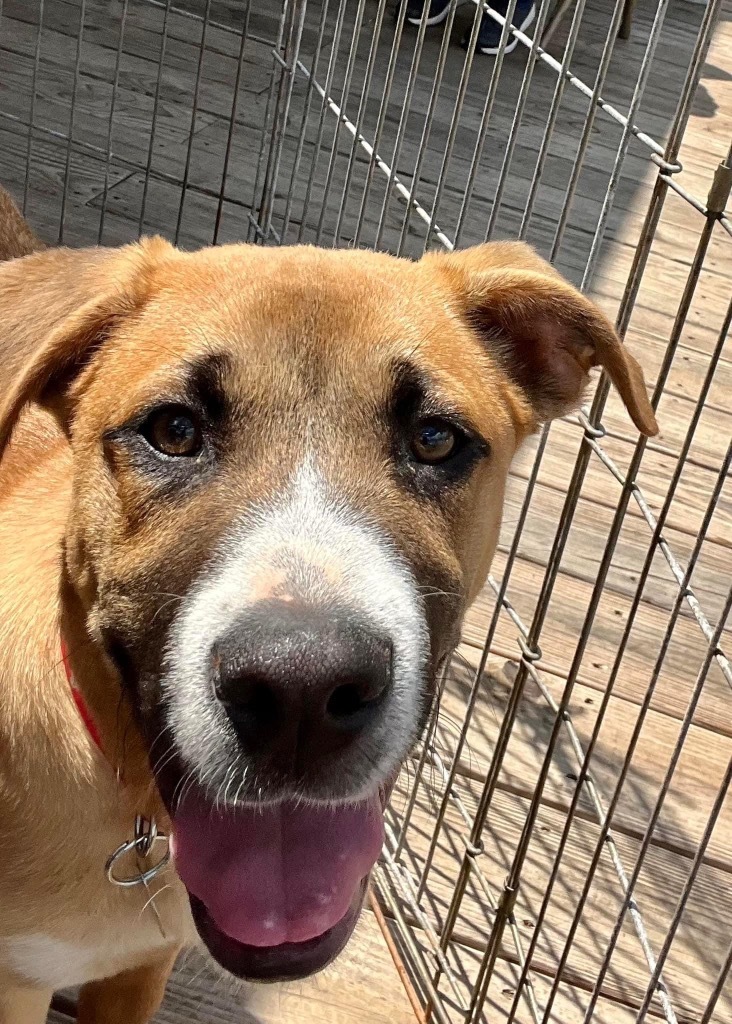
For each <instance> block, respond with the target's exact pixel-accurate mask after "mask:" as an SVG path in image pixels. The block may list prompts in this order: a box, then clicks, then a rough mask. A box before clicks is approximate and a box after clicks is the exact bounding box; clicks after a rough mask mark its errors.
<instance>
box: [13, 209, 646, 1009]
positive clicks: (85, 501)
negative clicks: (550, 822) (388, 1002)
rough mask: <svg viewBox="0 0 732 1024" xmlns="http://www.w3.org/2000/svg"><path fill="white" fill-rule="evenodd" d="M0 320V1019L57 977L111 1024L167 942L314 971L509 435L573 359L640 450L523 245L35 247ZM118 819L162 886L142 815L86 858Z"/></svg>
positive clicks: (32, 1005)
mask: <svg viewBox="0 0 732 1024" xmlns="http://www.w3.org/2000/svg"><path fill="white" fill-rule="evenodd" d="M2 211H3V214H4V223H3V224H2V227H1V230H0V241H1V240H2V239H3V238H9V239H10V244H9V245H8V247H7V249H6V253H5V255H6V256H12V255H17V254H18V251H19V249H20V250H21V251H22V250H23V248H24V247H30V245H31V244H32V243H31V242H29V240H30V239H32V236H31V235H30V234H29V232H28V229H27V227H26V226H25V225H24V224H23V222H22V220H21V219H20V218H19V216H18V215H17V213H16V212H15V211H14V209H13V208H11V207H9V206H8V205H7V204H5V205H4V206H3V207H2ZM0 330H1V332H2V334H1V338H2V370H1V371H0V372H1V373H2V375H3V377H4V390H3V401H2V408H1V409H0V446H2V447H3V448H4V452H3V459H2V463H1V466H0V488H1V490H0V494H1V495H2V498H1V503H0V551H1V558H2V566H3V573H2V580H1V582H0V610H1V614H0V629H2V643H1V644H0V673H1V675H0V678H1V679H2V684H1V685H2V690H1V691H0V697H1V704H0V821H1V822H2V831H1V833H0V865H2V870H0V1022H1V1024H40V1022H41V1021H42V1020H43V1019H44V1017H45V1014H46V1010H47V1007H48V1003H49V999H50V996H51V993H52V991H53V989H54V988H57V987H62V986H64V985H72V984H81V985H83V986H84V988H83V991H82V995H81V1000H80V1010H79V1020H80V1021H81V1022H83V1024H92V1022H94V1024H123V1022H124V1024H144V1022H146V1021H148V1020H149V1019H150V1017H151V1016H152V1015H153V1014H154V1012H155V1010H156V1008H157V1006H158V1004H159V1002H160V1000H161V998H162V994H163V990H164V987H165V983H166V978H167V976H168V972H169V970H170V968H171V965H172V963H173V961H174V959H175V956H176V954H177V952H178V950H179V949H180V948H181V947H182V946H183V945H185V944H187V943H191V942H193V941H195V936H196V931H197V932H198V934H199V935H200V937H201V938H202V939H203V942H204V943H205V945H206V946H207V947H208V949H209V951H210V952H211V954H212V955H213V956H214V958H215V959H216V960H217V961H218V962H219V963H220V964H221V965H223V966H224V967H225V968H226V969H227V970H229V971H231V972H232V973H234V974H236V975H238V976H241V977H247V978H252V979H275V978H291V977H299V976H303V975H305V974H309V973H311V972H313V971H315V970H318V969H320V968H321V967H323V966H324V965H325V964H326V963H328V962H329V961H330V960H331V959H332V958H333V957H334V956H335V955H337V953H338V952H339V951H340V950H341V949H342V947H343V946H344V944H345V943H346V941H347V940H348V938H349V936H350V934H351V931H352V929H353V926H354V924H355V921H356V919H357V917H358V914H359V912H360V908H361V904H362V900H363V894H364V891H365V887H366V884H367V879H368V875H369V872H370V869H371V867H372V865H373V863H374V861H375V859H376V857H377V856H378V852H379V849H380V846H381V842H382V823H381V797H382V795H383V794H384V792H385V789H386V788H388V784H389V780H390V779H391V778H393V776H394V774H395V772H397V771H398V769H399V766H400V765H401V763H402V762H403V761H404V759H405V757H406V756H407V754H408V752H409V750H410V748H411V747H412V746H413V744H414V742H415V740H416V738H417V737H418V736H419V734H420V730H421V729H422V728H423V726H424V723H425V721H426V717H427V714H428V711H429V707H430V703H431V700H432V695H433V690H434V682H435V677H436V673H437V671H438V669H439V666H440V664H441V663H442V662H443V661H444V659H445V658H446V657H447V656H448V654H449V653H450V651H451V650H452V648H453V647H454V645H455V643H456V642H457V639H458V635H459V631H460V625H461V621H462V617H463V614H464V611H465V608H466V607H467V605H468V604H469V603H470V602H471V601H472V600H473V598H474V597H475V596H476V594H477V593H478V592H479V591H480V589H481V587H482V585H483V583H484V580H485V577H486V574H487V571H488V568H489V566H490V562H491V558H492V556H493V552H494V548H495V544H496V538H497V535H498V530H499V524H500V518H501V505H502V498H503V491H504V484H505V481H506V475H507V473H508V469H509V466H510V463H511V460H512V458H513V456H514V454H515V452H516V449H517V448H518V447H519V445H520V444H521V442H522V441H523V440H524V439H525V438H526V437H527V435H529V434H530V433H531V432H532V431H534V430H536V428H537V425H538V424H539V423H541V422H542V421H544V420H546V419H548V418H551V417H554V416H558V415H560V414H562V413H564V412H566V411H567V410H569V409H571V408H572V407H574V406H576V405H577V403H578V402H579V401H580V398H581V396H582V393H583V390H584V388H585V385H586V383H587V380H588V371H589V370H590V368H591V367H592V366H595V365H602V366H604V367H605V368H606V369H607V371H608V373H609V375H610V377H611V378H612V380H613V381H614V383H615V385H616V387H617V389H618V391H619V392H620V394H621V396H622V398H623V400H624V401H625V404H626V406H627V408H628V410H629V412H630V415H631V416H632V418H633V420H634V422H635V424H636V426H637V427H638V428H639V430H641V431H643V432H644V433H646V434H652V433H654V432H655V431H656V424H655V420H654V416H653V411H652V409H651V407H650V404H649V402H648V398H647V394H646V391H645V387H644V384H643V378H642V374H641V371H640V369H639V367H638V365H637V364H636V363H635V361H634V360H633V359H632V357H631V356H630V355H629V354H628V353H627V352H626V351H625V350H624V349H623V348H622V346H621V345H620V343H619V341H618V339H617V337H616V335H615V333H614V331H613V329H612V327H611V325H610V323H609V322H608V321H607V319H606V318H605V317H604V316H603V315H602V313H601V312H599V310H598V309H596V308H595V306H593V305H592V304H591V303H590V302H589V301H588V300H587V299H585V298H584V297H582V296H581V295H579V294H578V293H577V292H576V291H575V290H574V289H573V288H572V287H570V286H569V285H568V284H566V283H565V282H564V281H563V280H562V279H561V278H560V277H559V276H558V275H557V274H556V273H555V272H554V271H553V270H552V269H551V268H550V267H549V266H548V265H547V264H546V263H544V262H543V261H542V260H541V259H539V258H538V257H537V256H536V255H535V254H534V253H533V252H532V251H531V250H530V249H528V248H527V247H526V246H524V245H521V244H496V245H485V246H480V247H478V248H475V249H471V250H468V251H466V252H462V253H459V254H455V255H450V256H442V255H439V256H438V255H430V256H427V257H425V258H424V259H422V260H421V261H419V262H418V263H412V262H408V261H406V260H399V259H394V258H392V257H390V256H386V255H374V254H372V253H369V252H356V251H349V252H331V251H327V252H326V251H320V250H318V249H313V248H290V249H288V248H283V249H263V248H255V247H249V246H243V245H242V246H226V247H221V248H216V249H206V250H203V251H201V252H197V253H192V254H190V253H183V252H178V251H176V250H175V249H174V248H172V247H171V246H170V245H168V244H167V243H166V242H164V241H162V240H161V239H150V240H147V241H143V242H141V243H140V244H139V245H130V246H127V247H125V248H121V249H117V250H110V249H89V250H85V251H78V252H73V251H69V250H65V249H58V250H47V251H44V252H40V253H35V254H33V255H28V256H26V257H25V258H22V259H15V260H12V261H11V262H8V263H5V264H3V265H2V267H0ZM62 650H65V651H66V652H67V656H66V661H67V663H68V671H66V670H65V669H64V665H63V659H62V656H61V655H62ZM138 815H142V816H144V817H145V818H146V819H148V820H150V819H153V818H154V819H155V822H156V823H157V826H158V827H159V829H160V830H161V833H165V834H167V835H169V836H170V845H171V848H172V854H173V862H174V865H175V868H174V867H173V864H170V865H168V866H164V867H163V869H162V870H159V871H158V870H156V869H157V867H158V866H159V865H160V864H161V862H162V861H163V860H164V858H163V854H164V852H165V849H166V843H167V840H165V839H164V838H161V837H159V838H158V839H156V840H155V841H154V842H153V843H152V846H151V847H149V843H150V841H151V839H152V836H151V833H150V826H149V825H147V824H145V823H144V822H143V823H142V824H141V826H140V827H139V829H138V832H137V840H138V846H137V848H136V850H133V851H132V854H130V853H127V854H125V853H123V854H121V855H120V856H119V857H118V858H117V859H116V860H113V861H112V863H111V864H108V861H109V858H110V855H111V854H112V853H114V851H115V850H117V849H118V847H120V846H121V845H122V844H124V843H125V842H130V841H131V840H133V838H134V836H135V833H134V828H135V820H136V816H138ZM148 847H149V848H148ZM133 854H136V855H135V856H133ZM148 868H149V869H150V870H151V872H152V873H151V875H150V877H149V878H148V879H147V883H146V884H142V882H141V881H140V874H141V872H142V871H143V870H146V869H148ZM108 869H109V871H110V872H111V874H112V875H113V877H116V878H117V879H123V880H124V879H125V878H127V879H128V880H130V881H132V882H135V881H136V882H137V883H139V884H133V885H130V886H129V887H121V886H119V885H115V884H114V883H113V882H112V881H110V880H109V878H108Z"/></svg>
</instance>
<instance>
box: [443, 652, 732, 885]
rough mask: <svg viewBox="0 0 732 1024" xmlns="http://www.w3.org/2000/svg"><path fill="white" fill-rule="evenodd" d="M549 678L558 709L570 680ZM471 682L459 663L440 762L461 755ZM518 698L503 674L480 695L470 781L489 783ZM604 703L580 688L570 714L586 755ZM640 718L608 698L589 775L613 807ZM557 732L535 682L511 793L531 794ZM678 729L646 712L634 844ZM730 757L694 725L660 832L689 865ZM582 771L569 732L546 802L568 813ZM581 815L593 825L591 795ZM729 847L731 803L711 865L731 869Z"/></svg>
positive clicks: (634, 782)
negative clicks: (458, 744) (459, 732)
mask: <svg viewBox="0 0 732 1024" xmlns="http://www.w3.org/2000/svg"><path fill="white" fill-rule="evenodd" d="M460 650H461V653H462V655H463V656H464V658H465V661H466V662H467V664H468V665H472V666H475V664H476V663H477V657H478V654H477V652H476V651H471V650H468V649H466V648H465V647H461V649H460ZM540 674H541V670H540ZM542 678H543V681H544V684H545V685H546V688H547V689H548V691H549V692H550V693H551V695H552V697H553V698H554V700H555V701H556V703H557V704H558V703H559V701H560V699H561V695H562V691H563V688H564V681H563V680H562V679H560V678H557V677H556V676H553V675H548V674H542ZM471 680H472V672H471V671H470V670H469V669H468V667H467V665H466V664H465V663H463V662H461V661H457V662H454V663H453V666H452V669H451V672H450V677H449V682H448V685H447V687H446V691H445V693H444V695H443V698H442V702H441V712H442V713H443V714H444V716H445V729H444V732H443V733H442V734H441V738H440V745H441V748H442V749H443V753H442V756H443V757H444V758H445V759H446V760H448V761H449V760H450V759H451V756H452V755H451V753H450V752H451V750H452V749H453V748H454V742H455V736H454V730H455V728H457V727H458V726H459V725H460V723H461V722H462V719H463V715H464V709H465V703H466V700H467V697H468V692H469V686H470V682H471ZM510 691H511V683H510V680H509V679H508V678H507V677H505V676H503V675H500V676H499V675H496V674H492V675H491V676H490V677H488V678H487V679H486V680H485V686H481V689H480V692H479V697H478V704H477V709H476V712H475V714H474V716H473V718H472V721H471V725H470V730H469V732H468V735H467V746H466V748H465V750H464V752H463V756H462V762H461V763H462V767H463V770H464V772H465V773H466V774H469V775H471V776H472V777H475V778H482V777H484V776H485V773H486V772H487V770H488V766H489V765H490V763H491V760H492V756H493V750H494V749H495V743H496V738H497V735H498V730H499V727H500V723H501V721H502V718H503V715H504V712H505V709H506V706H507V702H508V699H509V695H510ZM599 704H600V698H599V695H598V692H597V690H596V689H592V688H590V687H586V686H584V685H582V684H580V683H578V684H576V685H575V688H574V691H573V694H572V697H571V700H570V704H569V713H570V715H571V716H572V721H573V723H574V727H575V729H576V730H577V733H578V735H579V738H580V741H581V743H582V745H583V748H584V749H585V750H586V749H587V746H588V744H589V740H590V737H591V734H592V731H593V729H594V727H595V723H596V721H597V714H598V707H599ZM638 713H639V708H638V707H637V706H636V705H635V704H632V703H630V702H629V701H627V700H625V699H623V698H622V697H620V696H612V697H611V698H610V701H609V704H608V708H607V710H606V713H605V716H604V719H603V723H602V726H601V728H600V732H599V735H598V739H597V743H596V746H595V750H594V753H593V757H592V761H591V764H590V771H591V773H592V775H593V777H594V778H595V781H596V783H597V786H598V788H599V791H600V793H601V794H602V796H603V798H604V799H605V800H606V801H607V802H609V800H610V799H611V797H612V795H613V793H614V790H615V786H616V783H617V780H618V778H619V775H620V771H621V767H622V764H623V761H624V759H625V753H626V750H627V749H628V746H629V743H630V739H631V735H632V732H633V730H634V728H635V725H636V722H637V720H638ZM553 723H554V712H553V711H552V709H551V708H550V706H549V704H548V703H547V701H546V699H545V698H544V696H543V695H542V694H541V692H540V691H539V689H538V687H537V686H536V684H535V683H534V682H533V681H532V680H529V681H528V682H527V684H526V690H525V694H524V697H523V699H522V704H521V708H520V710H519V713H518V716H517V720H516V724H515V726H514V732H513V736H512V740H511V743H510V744H509V747H508V750H507V753H506V758H505V760H504V762H503V764H502V766H501V776H500V779H501V786H502V788H503V789H504V790H508V791H510V792H513V793H517V794H520V795H521V796H524V797H528V796H530V795H531V793H532V792H533V789H534V786H535V784H536V781H537V779H538V777H539V772H540V769H541V765H542V763H543V760H544V757H545V754H546V751H547V749H548V743H549V738H550V733H551V729H552V727H553ZM679 730H680V723H679V722H678V721H677V720H675V719H672V718H670V717H669V716H667V715H664V714H661V713H659V712H657V711H655V710H651V711H649V712H648V715H647V717H646V720H645V724H644V726H643V729H642V731H641V733H640V737H639V739H638V742H637V746H636V749H635V752H634V754H633V758H632V761H631V765H630V768H629V770H628V774H627V778H626V781H625V783H624V786H623V789H622V791H621V795H620V799H619V802H618V806H617V810H616V814H615V818H614V825H615V827H616V828H617V829H618V830H619V831H622V832H623V833H624V834H625V835H628V836H632V837H634V838H636V839H639V838H641V837H642V836H643V833H644V830H645V828H646V826H647V824H648V822H649V820H650V816H651V812H652V810H653V808H654V806H655V802H656V799H657V796H658V794H659V792H660V789H661V784H662V782H663V779H664V776H665V773H666V770H667V767H668V765H669V763H670V761H671V755H672V752H673V749H674V746H675V744H676V742H677V739H678V736H679ZM730 757H732V737H730V736H723V735H721V734H720V733H717V732H712V731H711V730H709V729H706V728H703V727H700V726H696V725H694V726H692V727H691V728H690V730H689V732H688V735H687V737H686V739H685V742H684V746H683V750H682V752H681V755H680V758H679V762H678V764H677V767H676V770H675V772H674V775H673V778H672V780H671V783H670V786H669V791H668V794H667V796H666V798H665V801H664V803H663V807H662V810H661V814H660V817H659V819H658V823H657V825H656V828H655V830H654V841H655V843H656V844H657V845H659V846H663V847H666V848H668V849H671V850H674V851H676V852H677V853H680V854H683V855H684V856H687V857H688V856H691V855H692V854H693V852H694V850H695V849H696V845H697V844H698V842H699V840H700V838H701V836H702V834H703V831H704V827H705V825H706V821H707V817H708V815H709V813H710V811H711V808H712V805H713V803H714V800H715V798H716V795H717V790H718V787H719V785H720V782H721V780H722V778H723V775H724V772H725V770H726V768H727V764H728V762H729V759H730ZM578 767H579V765H578V761H577V757H576V754H575V752H574V749H573V747H572V744H571V742H570V737H569V733H568V732H567V730H566V729H564V728H563V729H562V730H561V732H560V734H559V737H558V742H557V746H556V749H555V751H554V754H553V757H552V763H551V766H550V768H549V775H548V778H547V783H546V789H545V792H544V801H545V802H546V803H548V804H550V805H551V806H552V807H554V808H561V809H566V808H567V807H568V806H569V803H570V801H571V799H572V794H573V793H574V789H575V783H576V779H577V771H578ZM580 811H581V813H582V815H583V817H585V818H594V812H593V811H592V807H591V804H590V802H589V797H588V795H587V793H586V792H585V793H583V794H582V797H581V803H580ZM731 839H732V797H729V796H728V798H727V799H726V800H725V803H724V805H723V808H722V812H721V815H720V819H719V821H718V824H717V827H716V829H715V833H714V836H713V838H712V840H711V843H710V846H709V848H708V856H707V860H708V862H709V863H710V864H714V865H716V866H719V867H722V868H724V869H725V870H732V856H731V855H730V845H731V842H730V841H731Z"/></svg>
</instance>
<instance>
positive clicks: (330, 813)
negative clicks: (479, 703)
mask: <svg viewBox="0 0 732 1024" xmlns="http://www.w3.org/2000/svg"><path fill="white" fill-rule="evenodd" d="M382 807H383V794H382V795H381V796H380V795H379V794H374V796H373V797H372V798H370V799H369V800H366V801H364V802H362V803H359V804H355V805H342V806H336V807H333V808H331V807H326V806H312V805H311V806H308V805H304V804H295V803H293V802H282V803H277V804H263V805H261V806H256V807H226V808H216V807H215V806H214V805H213V803H210V802H208V801H207V800H206V799H205V798H204V797H203V796H202V795H201V794H200V793H197V792H190V793H188V794H187V795H186V796H185V798H184V799H183V801H182V802H181V804H180V806H179V808H178V810H177V812H176V814H175V816H174V821H173V844H172V845H173V854H174V857H175V863H176V868H177V870H178V874H179V875H180V877H181V879H182V881H183V883H184V884H185V886H186V888H187V890H188V893H189V897H190V903H191V909H192V912H193V918H194V921H195V923H196V927H197V928H198V931H199V934H200V936H201V938H202V939H203V941H204V942H205V944H206V946H207V947H208V949H209V951H210V953H211V954H212V956H213V957H214V958H215V959H216V960H217V961H218V962H219V963H220V964H221V966H222V967H224V968H225V969H226V970H228V971H230V972H231V973H232V974H236V975H238V976H239V977H243V978H248V979H250V980H261V981H274V980H284V979H293V978H300V977H304V976H306V975H308V974H312V973H314V972H315V971H318V970H320V969H321V968H323V967H325V966H326V965H327V964H328V963H330V961H331V960H332V959H333V958H334V957H335V956H337V955H338V953H340V951H341V950H342V949H343V947H344V946H345V944H346V942H347V941H348V939H349V937H350V935H351V932H352V931H353V928H354V926H355V924H356V921H357V920H358V916H359V912H360V909H361V904H362V902H363V896H364V893H365V891H366V885H367V883H368V876H369V874H370V872H371V869H372V867H373V866H374V864H375V863H376V860H377V858H378V856H379V852H380V850H381V846H382V843H383V834H384V829H383V818H382Z"/></svg>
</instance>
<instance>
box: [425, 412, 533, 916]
mask: <svg viewBox="0 0 732 1024" xmlns="http://www.w3.org/2000/svg"><path fill="white" fill-rule="evenodd" d="M548 439H549V431H548V429H546V428H545V429H544V430H543V431H542V433H541V438H540V440H539V445H538V448H537V452H536V456H535V457H534V462H533V465H532V468H531V474H530V476H529V480H528V483H527V485H526V491H525V492H524V498H523V502H522V504H521V511H520V513H519V518H518V521H517V523H516V528H515V529H514V532H513V537H512V539H511V547H510V549H509V552H508V557H507V559H506V565H505V567H504V570H503V576H502V578H501V584H500V588H499V590H498V593H497V595H496V598H495V602H496V603H495V607H494V608H493V614H492V616H491V620H490V623H489V626H488V630H487V632H486V637H485V641H484V643H483V649H482V651H481V654H480V661H479V663H478V667H477V669H476V670H475V673H474V675H473V681H472V684H471V688H470V697H469V699H468V704H467V707H466V710H465V717H464V719H463V728H462V730H461V732H460V737H459V739H458V743H457V748H456V750H455V754H454V756H453V762H452V765H451V767H450V774H449V776H448V780H447V783H446V786H445V792H444V795H443V797H442V801H441V803H440V808H439V810H438V812H437V824H436V826H435V831H434V832H433V834H432V839H431V840H430V845H429V847H428V849H427V855H426V857H425V861H424V866H423V868H422V873H421V878H420V883H419V889H418V893H419V895H420V896H421V895H422V893H423V891H424V889H425V886H426V884H427V878H428V875H429V872H430V870H431V867H432V862H433V860H434V857H435V852H436V850H437V844H438V841H439V831H438V828H439V825H440V824H441V823H442V821H443V819H444V817H445V811H446V810H447V804H448V802H449V799H450V792H451V791H452V788H453V786H454V784H455V777H456V775H457V773H458V770H459V768H460V758H461V756H462V752H463V748H464V746H465V744H466V742H467V737H468V730H469V728H470V724H471V722H472V718H473V713H474V711H475V706H476V703H477V699H478V696H479V694H480V684H481V683H482V681H483V672H484V671H485V666H486V663H487V661H488V657H489V655H490V651H491V647H492V646H493V640H494V637H495V634H496V629H497V628H498V622H499V619H500V615H501V612H502V611H503V604H504V601H505V599H506V591H507V589H508V583H509V580H510V578H511V572H512V570H513V565H514V562H515V560H516V556H517V555H518V550H519V545H520V543H521V538H522V536H523V528H524V523H525V522H526V517H527V515H528V513H529V509H530V508H531V498H532V496H533V493H534V488H535V487H536V481H537V479H538V476H539V468H540V466H541V457H542V456H543V454H544V449H545V447H546V443H547V441H548ZM517 707H518V705H517Z"/></svg>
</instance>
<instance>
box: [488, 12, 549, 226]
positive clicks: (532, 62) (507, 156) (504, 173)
mask: <svg viewBox="0 0 732 1024" xmlns="http://www.w3.org/2000/svg"><path fill="white" fill-rule="evenodd" d="M549 2H550V0H542V2H541V4H540V5H539V17H538V18H537V21H536V28H535V30H534V37H533V39H532V42H531V49H530V50H529V56H528V60H527V61H526V68H525V69H524V77H523V80H522V82H521V89H520V90H519V95H518V100H517V102H516V109H515V111H514V115H513V122H512V124H511V129H510V132H509V136H508V144H507V145H506V151H505V153H504V154H503V162H502V164H501V170H500V172H499V175H498V184H497V185H496V191H495V193H494V196H493V206H492V207H491V212H490V216H489V217H488V227H487V228H486V233H485V237H486V241H487V240H488V239H489V238H492V237H493V232H494V231H495V227H496V223H497V221H498V215H499V213H500V212H501V204H502V202H503V190H504V188H505V186H506V179H507V177H508V172H509V171H510V169H511V162H512V160H513V153H514V150H515V148H516V141H517V139H518V133H519V128H520V127H521V122H522V121H523V119H524V108H525V107H526V101H527V100H528V98H529V89H530V88H531V80H532V78H533V77H534V68H535V67H536V60H537V49H538V46H539V40H540V39H541V35H542V32H543V31H544V24H545V22H546V17H547V14H548V13H549ZM504 28H505V26H504Z"/></svg>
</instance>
